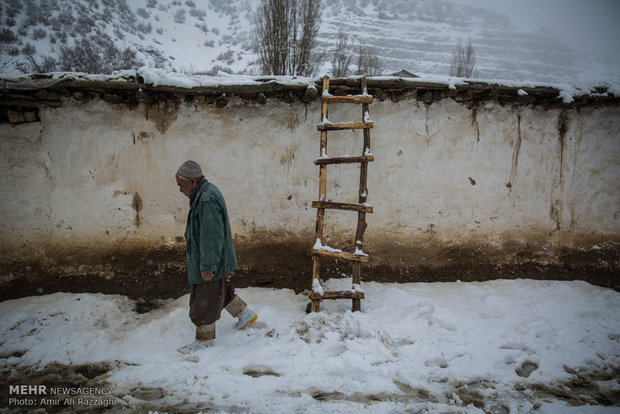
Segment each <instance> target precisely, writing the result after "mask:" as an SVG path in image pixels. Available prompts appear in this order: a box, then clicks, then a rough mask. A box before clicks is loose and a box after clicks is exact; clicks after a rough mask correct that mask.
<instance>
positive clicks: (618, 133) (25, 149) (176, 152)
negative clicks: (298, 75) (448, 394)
mask: <svg viewBox="0 0 620 414" xmlns="http://www.w3.org/2000/svg"><path fill="white" fill-rule="evenodd" d="M38 117H39V118H40V120H39V121H38V122H30V123H23V124H10V123H6V122H4V123H0V136H1V139H0V170H1V173H2V177H3V178H2V180H1V181H0V199H1V200H2V201H1V203H0V225H1V226H2V233H1V235H0V248H1V249H2V262H3V264H5V265H7V264H11V263H12V264H15V263H19V264H20V266H21V264H25V263H30V264H28V268H31V266H32V263H37V261H39V262H40V261H41V260H47V262H45V263H48V264H49V263H52V264H53V263H57V262H58V261H62V260H67V258H70V259H71V260H72V261H74V262H75V263H79V262H80V261H81V260H86V259H85V258H86V257H90V256H88V255H90V254H94V253H96V252H111V251H114V252H123V251H126V252H127V251H133V250H132V249H136V248H138V249H146V250H149V249H160V248H164V249H173V250H174V249H178V250H179V251H180V252H182V248H183V246H184V241H183V237H182V236H183V231H184V224H185V218H186V214H187V208H188V206H187V199H186V198H185V197H184V196H183V195H182V194H181V193H179V192H178V189H177V187H176V183H175V181H174V173H175V171H176V168H177V167H178V165H179V164H180V163H181V162H183V161H184V160H185V159H194V160H196V161H198V162H200V163H201V164H202V166H203V169H204V171H205V172H206V176H207V178H208V179H209V180H210V181H212V182H213V183H215V184H216V185H217V186H218V187H219V188H220V189H221V190H222V192H223V193H224V195H225V197H226V200H227V204H228V208H229V213H230V217H231V220H232V227H233V232H234V235H235V238H236V241H237V246H238V250H239V253H240V256H241V259H242V262H243V264H244V265H243V266H244V267H243V268H242V269H245V271H246V272H248V273H253V274H254V275H255V274H256V273H257V272H258V273H260V274H261V275H262V276H260V277H258V279H260V278H261V277H262V278H263V279H265V278H267V279H268V280H269V278H271V279H270V280H272V281H273V280H274V278H278V277H279V278H287V277H288V278H295V277H297V276H299V275H307V274H309V273H308V272H309V271H310V248H311V247H312V245H313V244H314V240H313V236H314V221H315V214H316V213H315V210H314V209H312V208H311V203H312V201H313V200H315V199H316V197H317V194H318V167H317V166H316V165H315V164H314V163H313V161H314V160H315V159H316V158H317V157H318V156H319V155H320V154H319V133H318V132H317V129H316V126H317V123H318V122H319V120H320V103H319V102H318V101H314V102H312V103H309V104H304V103H301V102H293V103H287V102H282V101H278V100H267V102H266V103H256V102H247V101H244V100H241V99H235V98H233V99H232V100H231V101H230V102H229V103H228V104H227V106H225V107H219V106H217V105H209V104H205V103H198V102H191V103H186V102H184V103H177V104H170V103H167V102H161V103H158V104H140V105H134V106H128V105H125V104H111V103H109V102H105V101H103V100H100V99H94V100H90V101H87V102H79V101H76V100H74V99H67V100H65V101H64V102H63V104H62V105H60V106H58V107H55V108H53V107H41V108H40V109H39V111H38ZM370 117H371V118H372V120H373V121H374V124H375V127H374V129H373V130H372V132H371V136H372V146H371V152H372V153H373V155H374V156H375V160H376V161H375V162H374V163H371V164H369V182H368V189H369V197H368V202H369V203H370V204H372V205H373V207H374V214H372V215H369V216H368V218H367V221H368V229H367V231H366V236H365V237H366V244H365V246H364V251H366V252H368V253H370V254H371V258H372V261H371V263H372V264H371V265H370V269H371V272H370V273H371V274H369V275H368V278H371V279H372V278H376V279H381V278H389V277H388V276H390V277H395V276H394V275H399V276H398V277H396V278H397V279H399V278H400V279H399V280H433V278H438V279H442V280H445V279H469V278H471V279H476V278H480V277H482V278H486V277H506V276H519V277H522V276H525V277H529V276H532V272H533V273H541V272H542V273H545V272H548V273H549V272H550V274H551V273H553V272H551V271H550V269H551V268H550V267H549V266H551V267H553V269H555V270H554V271H555V272H556V273H558V275H559V274H560V273H561V274H562V275H563V276H562V277H571V278H573V277H575V278H579V277H583V278H587V277H588V272H594V273H596V272H599V273H600V272H603V273H604V274H605V276H604V277H605V278H607V282H606V283H607V284H608V285H611V286H615V285H616V282H615V281H614V280H611V279H609V278H610V277H611V276H609V275H612V274H613V273H614V272H615V271H617V269H618V254H617V248H616V245H617V244H616V243H617V242H618V239H619V236H620V220H619V214H620V202H619V194H620V191H619V190H620V165H619V164H620V162H619V160H620V108H619V107H618V106H615V105H610V106H590V107H584V108H580V109H575V108H570V107H564V108H561V107H560V108H556V109H549V108H546V109H545V108H542V107H536V106H527V105H525V106H524V105H520V106H513V105H502V104H500V103H498V102H483V103H480V104H473V105H472V104H471V103H470V104H464V103H459V102H457V101H455V100H453V99H441V100H437V101H434V102H430V103H423V102H421V101H419V100H416V99H415V98H413V97H412V98H409V99H404V100H400V101H396V102H395V101H394V100H389V99H387V100H383V101H382V100H378V99H377V100H375V102H374V103H373V104H372V105H371V106H370ZM329 118H330V121H331V122H341V121H342V122H350V121H359V120H360V119H361V108H360V107H357V106H354V105H337V104H334V105H330V114H329ZM362 151H363V148H362V134H361V133H360V132H351V131H343V132H330V133H329V138H328V154H329V155H330V156H339V155H345V154H348V155H361V153H362ZM358 168H359V167H357V166H352V165H342V166H329V167H328V199H333V200H335V201H344V202H356V201H357V191H358V182H359V169H358ZM355 220H356V214H355V213H351V212H337V211H328V214H327V221H326V226H327V227H326V230H325V234H326V237H325V238H324V240H323V244H328V245H330V246H332V247H337V248H342V249H344V250H352V249H353V246H352V242H353V240H352V239H353V236H354V231H355ZM102 254H103V253H102ZM106 254H108V253H106ZM119 254H121V253H119ZM104 257H106V259H104V261H109V260H111V259H110V257H112V258H114V256H109V255H108V256H104ZM174 257H175V259H174V260H177V259H178V258H179V257H180V258H181V259H182V255H180V254H176V255H175V256H174ZM55 258H56V259H55ZM89 260H90V259H89ZM136 260H137V259H136ZM142 260H144V258H142ZM86 265H88V264H86ZM340 268H341V266H340V265H338V264H334V266H333V269H332V270H334V271H335V272H336V273H340V272H341V269H340ZM10 269H11V270H10V271H5V272H4V276H3V277H4V279H5V281H6V280H11V279H12V278H14V277H15V274H17V273H19V271H17V270H16V269H17V267H11V268H10ZM20 269H22V268H21V267H20ZM73 272H74V273H76V274H77V273H79V270H75V268H74V270H73ZM563 272H564V273H563ZM594 273H593V274H594ZM269 274H270V275H269ZM482 274H484V276H482ZM580 275H581V276H580ZM113 276H114V275H110V274H108V275H107V276H106V277H108V278H110V277H113ZM252 280H256V277H253V279H252ZM265 283H266V284H267V282H265Z"/></svg>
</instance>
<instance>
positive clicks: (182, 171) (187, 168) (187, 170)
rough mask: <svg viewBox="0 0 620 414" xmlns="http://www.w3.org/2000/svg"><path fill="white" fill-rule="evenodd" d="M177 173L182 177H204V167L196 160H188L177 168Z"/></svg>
mask: <svg viewBox="0 0 620 414" xmlns="http://www.w3.org/2000/svg"><path fill="white" fill-rule="evenodd" d="M177 175H178V176H179V177H181V178H186V179H189V178H198V177H202V168H200V165H198V163H197V162H196V161H192V160H187V161H185V162H184V163H183V164H181V166H180V167H179V169H178V170H177Z"/></svg>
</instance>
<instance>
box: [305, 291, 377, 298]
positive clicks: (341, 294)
mask: <svg viewBox="0 0 620 414" xmlns="http://www.w3.org/2000/svg"><path fill="white" fill-rule="evenodd" d="M310 299H311V300H321V299H365V296H364V293H363V292H351V291H350V290H342V291H332V292H323V294H322V295H320V294H318V293H316V292H312V293H311V294H310Z"/></svg>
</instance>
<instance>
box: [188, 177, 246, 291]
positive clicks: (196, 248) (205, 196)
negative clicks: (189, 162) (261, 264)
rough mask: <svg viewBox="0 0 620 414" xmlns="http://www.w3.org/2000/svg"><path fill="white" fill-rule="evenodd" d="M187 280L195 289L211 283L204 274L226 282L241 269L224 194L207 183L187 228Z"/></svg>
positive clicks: (192, 204) (200, 190)
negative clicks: (231, 273) (228, 277)
mask: <svg viewBox="0 0 620 414" xmlns="http://www.w3.org/2000/svg"><path fill="white" fill-rule="evenodd" d="M185 240H186V242H187V279H188V282H189V283H190V284H192V285H195V284H199V283H208V282H206V281H205V280H204V279H203V278H202V277H201V276H200V271H201V270H202V271H205V272H213V275H214V276H213V279H211V280H218V279H222V278H225V277H226V276H227V275H228V273H230V272H231V271H233V270H235V269H236V268H237V256H236V255H235V247H234V245H233V240H232V233H231V231H230V223H229V221H228V211H227V210H226V203H225V202H224V197H223V196H222V193H221V192H220V190H219V189H218V188H217V187H216V186H215V185H213V184H211V183H210V182H208V181H207V180H206V179H205V181H204V183H202V186H200V188H199V189H198V193H197V194H196V198H195V199H194V201H193V202H192V203H191V205H190V209H189V214H188V215H187V226H186V227H185Z"/></svg>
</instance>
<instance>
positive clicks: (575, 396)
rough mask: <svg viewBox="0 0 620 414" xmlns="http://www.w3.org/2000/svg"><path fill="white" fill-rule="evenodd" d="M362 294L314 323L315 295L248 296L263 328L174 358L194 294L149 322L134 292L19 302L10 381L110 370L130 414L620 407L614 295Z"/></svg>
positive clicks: (6, 340)
mask: <svg viewBox="0 0 620 414" xmlns="http://www.w3.org/2000/svg"><path fill="white" fill-rule="evenodd" d="M347 286H348V287H350V280H349V279H330V280H328V281H327V282H326V283H325V285H324V287H325V288H326V289H329V290H336V289H347V288H348V287H347ZM363 289H364V290H365V293H366V299H365V300H363V301H362V312H356V313H352V312H351V311H350V305H351V304H350V301H344V300H341V301H326V302H323V303H322V305H321V312H319V313H314V314H306V313H305V307H306V304H307V302H308V299H307V296H306V295H304V294H298V295H296V294H294V293H293V292H292V291H290V290H275V289H266V288H247V289H238V293H239V294H240V295H241V296H242V297H243V298H244V299H245V300H246V301H247V302H249V303H250V304H251V306H252V308H254V309H255V310H256V311H257V312H258V314H259V321H258V322H257V323H256V324H255V325H254V327H253V328H251V329H248V330H246V331H235V330H233V328H232V323H233V319H232V318H231V317H230V316H229V315H228V314H226V313H224V315H223V317H222V319H221V320H220V322H218V339H217V340H216V344H215V345H214V346H213V347H211V348H208V349H205V350H203V351H200V352H197V353H195V354H193V355H189V356H183V355H181V354H179V353H177V352H176V348H177V347H179V346H181V345H184V344H186V343H189V342H191V341H192V340H193V335H194V329H193V326H192V324H191V323H190V321H189V318H188V315H187V313H188V305H187V302H188V297H187V296H184V297H181V298H178V299H176V300H168V301H165V302H162V303H161V306H160V307H158V308H156V309H154V310H152V311H150V312H148V313H141V314H140V313H136V311H135V310H134V306H135V303H134V302H132V301H131V300H130V299H128V298H127V297H124V296H120V295H103V294H65V293H56V294H51V295H45V296H39V297H28V298H22V299H18V300H10V301H5V302H2V303H0V313H1V314H2V315H3V316H2V320H1V321H0V357H1V359H0V372H1V374H2V375H1V376H2V377H4V378H5V379H6V381H7V382H8V385H15V384H23V383H28V382H27V380H26V377H27V376H28V375H30V376H32V375H33V372H32V370H30V367H39V368H41V369H43V368H44V367H45V366H46V364H48V363H55V364H53V365H56V366H58V365H59V364H60V365H62V364H66V365H71V366H77V365H81V364H86V363H98V362H107V366H108V368H109V369H110V371H109V372H108V373H106V374H104V375H102V376H99V377H97V378H94V379H93V380H91V382H90V383H89V384H90V385H92V386H93V387H110V388H111V390H108V391H107V392H108V394H105V395H104V396H99V397H98V398H103V397H105V398H108V399H109V400H111V401H113V403H110V405H112V406H113V408H114V409H116V410H119V411H120V410H121V409H123V408H126V407H131V408H138V409H139V410H158V411H168V412H178V411H179V410H185V411H187V412H192V411H193V412H195V411H198V410H205V411H208V412H251V413H319V412H321V413H322V412H330V413H331V412H347V413H348V412H359V411H362V412H369V413H393V412H411V413H418V412H456V413H481V412H487V413H491V412H493V413H507V412H510V413H515V412H517V413H522V412H535V413H566V412H569V413H572V412H574V413H582V412H586V413H599V412H602V413H613V412H618V409H619V408H618V406H619V404H620V399H619V398H618V396H619V395H620V385H619V383H618V381H619V380H618V368H619V367H620V318H618V315H620V294H618V293H617V292H615V291H613V290H610V289H604V288H600V287H596V286H592V285H590V284H587V283H585V282H577V281H576V282H558V281H532V280H497V281H491V282H484V283H460V282H456V283H431V284H381V283H374V282H370V283H365V284H364V285H363ZM49 366H50V365H48V367H49ZM24 375H25V377H24ZM50 381H51V384H50ZM53 381H54V380H53V377H52V379H51V380H50V378H49V377H48V379H47V382H43V383H44V384H48V386H51V385H53ZM48 389H49V388H48ZM74 402H75V401H74ZM610 402H611V403H614V404H615V406H611V407H606V406H604V405H605V404H609V403H610ZM3 404H7V401H3ZM4 407H6V405H4ZM11 408H15V406H14V405H13V406H11ZM0 411H2V410H0Z"/></svg>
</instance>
